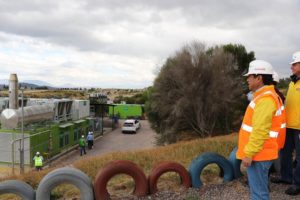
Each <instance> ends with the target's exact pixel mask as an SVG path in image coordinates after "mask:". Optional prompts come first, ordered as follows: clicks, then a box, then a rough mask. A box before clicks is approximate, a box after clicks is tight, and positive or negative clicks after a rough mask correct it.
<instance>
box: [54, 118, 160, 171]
mask: <svg viewBox="0 0 300 200" xmlns="http://www.w3.org/2000/svg"><path fill="white" fill-rule="evenodd" d="M121 124H122V121H120V126H121ZM155 135H156V133H155V132H154V131H153V130H152V129H151V128H150V124H149V122H148V121H147V120H141V128H140V129H139V130H138V131H137V134H122V132H121V128H120V127H119V128H117V129H115V130H114V131H111V132H109V133H107V134H104V135H103V136H102V137H100V138H97V139H96V140H95V141H94V148H93V149H92V150H87V154H86V155H84V156H82V157H89V156H99V155H103V154H106V153H111V152H114V151H127V150H136V149H147V148H152V147H154V146H155ZM82 157H81V156H80V153H79V150H74V151H72V152H70V153H68V154H66V155H64V156H62V157H60V158H59V159H57V160H55V161H53V162H52V163H51V165H56V166H60V165H62V166H65V165H70V164H72V163H73V162H74V161H76V160H78V159H81V158H82Z"/></svg>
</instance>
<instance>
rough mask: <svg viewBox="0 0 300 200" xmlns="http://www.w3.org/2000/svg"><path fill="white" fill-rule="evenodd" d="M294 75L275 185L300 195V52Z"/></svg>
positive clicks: (287, 100)
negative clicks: (294, 165)
mask: <svg viewBox="0 0 300 200" xmlns="http://www.w3.org/2000/svg"><path fill="white" fill-rule="evenodd" d="M290 65H291V70H292V73H293V75H292V76H291V80H292V81H291V82H290V84H289V88H288V92H287V96H286V107H285V108H286V127H287V129H286V140H285V145H284V148H283V149H282V151H281V170H280V174H281V177H280V178H279V179H273V180H271V181H272V182H273V183H283V184H293V185H292V186H291V187H289V188H288V189H287V190H286V191H285V193H286V194H288V195H298V194H300V138H299V137H300V81H299V80H300V51H298V52H295V53H294V54H293V61H292V62H291V63H290ZM294 149H296V161H297V165H296V169H295V170H293V151H294Z"/></svg>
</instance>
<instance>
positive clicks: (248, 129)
mask: <svg viewBox="0 0 300 200" xmlns="http://www.w3.org/2000/svg"><path fill="white" fill-rule="evenodd" d="M242 129H243V130H245V131H247V132H250V133H251V132H252V130H253V128H252V127H251V126H248V125H247V124H242Z"/></svg>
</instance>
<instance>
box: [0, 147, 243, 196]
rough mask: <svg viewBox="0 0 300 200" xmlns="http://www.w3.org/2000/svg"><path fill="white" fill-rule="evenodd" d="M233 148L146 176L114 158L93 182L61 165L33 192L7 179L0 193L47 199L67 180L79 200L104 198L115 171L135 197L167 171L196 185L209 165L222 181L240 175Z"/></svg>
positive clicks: (152, 190)
mask: <svg viewBox="0 0 300 200" xmlns="http://www.w3.org/2000/svg"><path fill="white" fill-rule="evenodd" d="M235 154H236V149H234V150H233V151H232V152H231V154H230V156H229V158H228V159H226V158H224V157H223V156H221V155H218V154H216V153H204V154H202V155H200V156H198V157H197V158H196V159H194V160H193V161H192V162H191V164H190V166H189V170H188V171H187V170H186V169H185V167H184V166H182V165H181V164H179V163H176V162H162V163H160V164H158V165H157V166H155V167H154V168H153V169H152V171H151V172H150V174H149V176H148V178H147V177H146V175H145V173H144V172H143V170H142V169H141V168H140V167H139V166H138V165H136V164H135V163H133V162H131V161H127V160H118V161H113V162H110V163H108V164H107V165H106V166H104V167H103V168H102V170H101V171H99V172H98V174H97V175H96V177H95V181H94V185H93V184H92V181H91V179H90V178H89V177H88V176H87V175H86V174H85V173H83V172H82V171H80V170H78V169H75V168H70V167H64V168H59V169H56V170H54V171H52V172H50V173H48V174H47V175H46V176H45V177H44V178H43V179H42V180H41V182H40V183H39V185H38V188H37V190H36V191H34V190H33V188H32V187H31V186H30V185H28V184H27V183H25V182H22V181H18V180H8V181H4V182H2V183H0V195H1V194H5V193H13V194H16V195H18V196H20V197H21V198H22V199H24V200H35V199H36V200H50V193H51V191H52V190H53V189H54V188H55V187H56V186H58V185H59V184H61V183H68V184H72V185H74V186H76V187H77V188H78V189H79V190H80V199H82V200H94V199H96V200H106V199H110V194H109V193H108V190H107V183H108V181H109V180H110V179H111V178H112V177H113V176H115V175H117V174H127V175H129V176H131V177H132V178H133V180H134V182H135V189H134V192H133V193H134V195H136V196H138V197H142V196H146V195H147V194H149V193H150V194H154V193H155V192H157V182H158V179H159V178H160V176H162V175H163V174H164V173H167V172H176V173H178V175H179V176H180V178H181V182H182V183H181V184H182V185H183V186H184V187H186V188H189V187H191V186H192V187H195V188H199V187H201V185H202V182H201V179H200V175H201V173H202V171H203V169H204V168H205V167H206V166H207V165H209V164H217V165H218V166H219V167H220V169H221V176H222V177H223V180H224V182H229V181H231V180H233V179H234V178H238V177H240V176H242V173H241V171H240V164H241V162H240V160H237V159H236V156H235Z"/></svg>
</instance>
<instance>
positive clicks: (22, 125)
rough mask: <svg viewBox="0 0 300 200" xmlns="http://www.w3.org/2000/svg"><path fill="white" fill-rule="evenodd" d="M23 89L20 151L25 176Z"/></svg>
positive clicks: (22, 93) (22, 97) (22, 172)
mask: <svg viewBox="0 0 300 200" xmlns="http://www.w3.org/2000/svg"><path fill="white" fill-rule="evenodd" d="M20 89H21V99H22V102H21V107H22V118H21V133H22V146H21V151H20V157H21V159H20V165H21V166H20V169H21V174H24V88H20Z"/></svg>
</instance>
